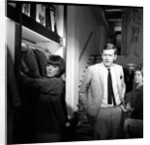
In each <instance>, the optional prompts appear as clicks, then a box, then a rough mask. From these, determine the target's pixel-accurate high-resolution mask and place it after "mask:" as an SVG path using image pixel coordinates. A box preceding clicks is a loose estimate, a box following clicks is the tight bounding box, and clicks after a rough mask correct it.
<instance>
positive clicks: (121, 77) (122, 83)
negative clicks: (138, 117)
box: [120, 66, 126, 98]
mask: <svg viewBox="0 0 150 145" xmlns="http://www.w3.org/2000/svg"><path fill="white" fill-rule="evenodd" d="M120 79H121V87H122V96H121V97H122V98H124V96H125V92H126V85H125V81H124V72H123V68H122V66H121V75H120Z"/></svg>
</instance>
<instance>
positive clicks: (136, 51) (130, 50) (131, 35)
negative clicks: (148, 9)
mask: <svg viewBox="0 0 150 145" xmlns="http://www.w3.org/2000/svg"><path fill="white" fill-rule="evenodd" d="M124 19H125V20H126V21H123V28H122V29H123V30H124V31H126V32H125V34H124V35H123V36H122V37H123V40H124V41H123V46H122V48H123V50H122V51H123V54H124V55H123V56H119V57H118V59H117V62H118V63H120V64H122V65H126V64H128V63H134V64H143V9H142V8H126V9H125V10H124Z"/></svg>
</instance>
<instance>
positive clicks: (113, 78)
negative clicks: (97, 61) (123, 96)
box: [101, 65, 121, 107]
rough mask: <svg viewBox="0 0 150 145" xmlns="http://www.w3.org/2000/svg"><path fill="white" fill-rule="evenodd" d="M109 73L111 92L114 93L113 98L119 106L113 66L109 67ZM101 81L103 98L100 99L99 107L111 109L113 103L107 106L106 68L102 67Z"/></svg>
mask: <svg viewBox="0 0 150 145" xmlns="http://www.w3.org/2000/svg"><path fill="white" fill-rule="evenodd" d="M110 73H111V78H112V87H113V92H114V98H115V101H116V105H119V104H120V103H121V101H120V97H119V91H118V88H117V80H116V76H115V70H114V67H113V65H112V66H111V67H110ZM103 76H104V77H103V80H104V82H103V83H104V96H103V99H102V104H101V107H112V106H114V104H113V101H112V104H108V92H107V90H108V85H107V83H108V82H107V79H108V68H106V67H105V66H104V65H103Z"/></svg>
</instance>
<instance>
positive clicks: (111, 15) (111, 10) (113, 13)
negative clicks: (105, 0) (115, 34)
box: [103, 6, 122, 31]
mask: <svg viewBox="0 0 150 145" xmlns="http://www.w3.org/2000/svg"><path fill="white" fill-rule="evenodd" d="M103 10H104V13H105V17H106V19H107V22H108V24H109V26H111V27H114V29H115V31H121V25H122V22H121V14H122V7H119V6H103Z"/></svg>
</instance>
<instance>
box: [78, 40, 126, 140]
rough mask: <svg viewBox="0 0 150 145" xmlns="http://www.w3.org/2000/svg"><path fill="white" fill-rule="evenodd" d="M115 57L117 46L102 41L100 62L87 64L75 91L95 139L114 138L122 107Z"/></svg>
mask: <svg viewBox="0 0 150 145" xmlns="http://www.w3.org/2000/svg"><path fill="white" fill-rule="evenodd" d="M116 58H117V48H116V47H115V46H114V45H113V44H111V43H108V44H106V45H105V46H104V47H103V50H102V62H101V63H99V64H95V65H93V66H90V67H88V69H87V72H86V75H85V77H84V79H83V82H82V85H81V87H80V90H79V105H80V107H81V108H83V109H84V110H85V111H86V113H87V116H88V119H89V121H90V122H91V123H92V126H93V129H94V135H95V139H96V140H98V139H102V140H104V139H117V137H118V136H117V135H118V130H119V127H120V122H121V113H122V111H121V109H124V110H125V108H124V107H123V106H124V94H125V88H126V86H125V83H124V73H123V69H122V66H120V65H118V64H115V63H114V61H115V60H116ZM108 76H109V82H108ZM110 81H111V82H110ZM108 89H109V90H108ZM110 92H111V93H110ZM109 94H110V95H109ZM108 96H110V100H109V97H108ZM108 100H109V101H108Z"/></svg>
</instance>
